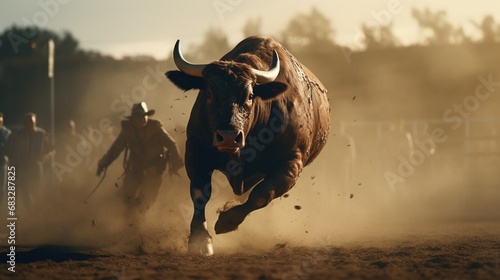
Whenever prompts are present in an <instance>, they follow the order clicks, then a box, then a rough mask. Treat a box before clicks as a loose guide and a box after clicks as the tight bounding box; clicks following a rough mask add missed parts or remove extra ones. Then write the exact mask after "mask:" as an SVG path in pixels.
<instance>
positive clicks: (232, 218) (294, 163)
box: [215, 158, 303, 234]
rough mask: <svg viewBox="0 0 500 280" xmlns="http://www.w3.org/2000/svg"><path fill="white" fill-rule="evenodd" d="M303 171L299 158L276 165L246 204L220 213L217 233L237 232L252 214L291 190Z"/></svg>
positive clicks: (216, 225)
mask: <svg viewBox="0 0 500 280" xmlns="http://www.w3.org/2000/svg"><path fill="white" fill-rule="evenodd" d="M302 169H303V164H302V161H301V160H300V159H298V158H295V159H293V160H290V161H286V162H282V163H279V164H277V165H275V166H274V167H273V168H271V169H270V170H269V172H268V173H267V175H266V177H265V179H264V180H263V181H261V182H260V183H259V184H257V186H255V188H254V189H253V190H252V192H251V193H250V195H249V197H248V200H247V201H246V202H245V203H243V204H241V205H238V206H235V207H233V208H231V209H229V210H226V211H224V212H221V213H220V215H219V219H218V220H217V223H215V232H216V233H217V234H221V233H227V232H230V231H233V230H236V229H237V228H238V226H239V225H240V224H241V223H242V222H243V220H244V219H245V218H246V216H247V215H248V214H250V212H252V211H255V210H257V209H260V208H263V207H265V206H267V205H268V204H269V203H270V202H271V201H272V200H273V199H275V198H278V197H280V196H282V195H283V194H285V193H286V192H287V191H288V190H290V189H291V188H292V187H293V186H294V185H295V182H296V181H297V179H298V177H299V175H300V172H302Z"/></svg>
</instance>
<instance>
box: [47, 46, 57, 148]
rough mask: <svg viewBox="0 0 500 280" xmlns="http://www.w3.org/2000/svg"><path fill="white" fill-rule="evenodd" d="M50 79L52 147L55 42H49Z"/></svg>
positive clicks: (53, 139)
mask: <svg viewBox="0 0 500 280" xmlns="http://www.w3.org/2000/svg"><path fill="white" fill-rule="evenodd" d="M48 76H49V78H50V139H51V142H50V143H51V144H52V147H54V145H55V119H56V117H55V105H54V103H55V92H54V40H52V39H50V40H49V69H48Z"/></svg>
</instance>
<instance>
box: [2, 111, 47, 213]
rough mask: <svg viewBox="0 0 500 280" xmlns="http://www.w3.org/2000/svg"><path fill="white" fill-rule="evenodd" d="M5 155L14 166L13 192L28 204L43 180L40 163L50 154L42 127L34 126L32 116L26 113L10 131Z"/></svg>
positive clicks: (34, 121)
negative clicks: (21, 122) (16, 128)
mask: <svg viewBox="0 0 500 280" xmlns="http://www.w3.org/2000/svg"><path fill="white" fill-rule="evenodd" d="M7 155H8V156H9V161H10V164H11V165H14V166H15V168H16V187H17V188H16V191H18V192H19V200H17V199H16V200H17V201H22V202H25V203H26V205H28V206H29V205H30V204H31V203H32V202H33V201H34V196H35V195H36V193H37V192H38V190H39V189H40V188H41V185H42V183H43V174H44V170H43V166H44V163H45V162H47V160H49V159H50V157H51V156H52V155H53V150H52V148H51V147H50V144H49V138H48V136H47V133H46V132H45V130H43V129H42V128H40V127H37V126H36V115H35V114H34V113H27V114H26V115H25V116H24V118H23V128H21V129H19V130H16V131H14V132H12V134H11V136H10V137H9V139H8V141H7Z"/></svg>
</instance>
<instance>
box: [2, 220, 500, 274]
mask: <svg viewBox="0 0 500 280" xmlns="http://www.w3.org/2000/svg"><path fill="white" fill-rule="evenodd" d="M391 232H394V231H391ZM334 243H335V244H334V245H325V246H321V247H305V246H292V245H289V244H286V243H280V244H275V245H274V247H272V248H269V249H265V250H259V249H248V248H245V249H239V250H236V251H234V250H231V251H230V252H229V251H228V252H225V251H224V250H222V251H219V252H216V254H215V255H214V256H211V257H201V256H189V255H186V254H185V253H184V252H181V251H179V252H171V251H169V250H166V251H161V250H155V249H154V248H152V249H148V250H146V251H144V252H140V253H139V252H132V251H129V252H116V251H115V250H114V249H112V248H99V249H98V248H78V247H74V246H58V245H45V246H38V247H31V248H25V247H23V248H17V249H16V250H17V252H16V267H15V272H14V273H13V272H10V271H8V270H7V268H8V267H9V265H6V260H5V258H6V254H7V249H6V248H5V247H3V248H2V252H1V257H2V264H1V266H0V267H1V273H0V276H1V277H0V278H2V279H11V278H12V279H457V280H458V279H500V224H498V223H462V224H448V225H436V227H434V229H433V230H419V229H418V227H415V228H412V227H408V228H406V229H404V230H403V231H400V232H399V233H398V234H388V235H387V234H384V235H380V234H378V233H375V234H373V236H372V237H371V238H369V239H366V238H365V239H364V240H362V241H348V242H345V243H338V242H334ZM4 277H5V278H4Z"/></svg>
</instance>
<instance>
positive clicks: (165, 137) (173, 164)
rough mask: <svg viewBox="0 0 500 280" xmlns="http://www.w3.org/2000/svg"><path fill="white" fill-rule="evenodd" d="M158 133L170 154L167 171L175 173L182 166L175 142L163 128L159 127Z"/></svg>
mask: <svg viewBox="0 0 500 280" xmlns="http://www.w3.org/2000/svg"><path fill="white" fill-rule="evenodd" d="M160 135H161V139H162V143H163V145H165V147H167V149H168V153H169V154H170V162H169V166H170V167H169V172H170V173H177V171H178V170H179V169H181V168H182V167H183V166H184V162H183V160H182V157H181V155H180V152H179V149H178V148H177V144H176V143H175V140H174V138H172V136H170V134H168V133H167V132H166V131H165V129H163V128H161V132H160Z"/></svg>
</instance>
